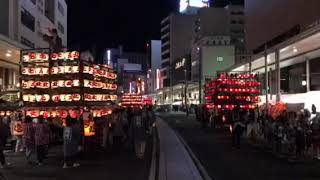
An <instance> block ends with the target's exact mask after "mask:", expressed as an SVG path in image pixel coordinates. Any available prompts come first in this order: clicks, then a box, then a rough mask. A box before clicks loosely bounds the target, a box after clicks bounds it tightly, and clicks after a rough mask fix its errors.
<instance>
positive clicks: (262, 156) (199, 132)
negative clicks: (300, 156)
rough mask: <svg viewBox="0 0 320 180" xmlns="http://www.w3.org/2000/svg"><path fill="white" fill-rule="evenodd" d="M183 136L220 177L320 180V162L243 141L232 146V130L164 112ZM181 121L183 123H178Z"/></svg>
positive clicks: (231, 179) (229, 179) (210, 171)
mask: <svg viewBox="0 0 320 180" xmlns="http://www.w3.org/2000/svg"><path fill="white" fill-rule="evenodd" d="M162 116H163V119H164V120H165V121H166V122H168V123H169V125H170V126H171V127H172V128H173V129H174V130H175V131H177V132H178V133H179V135H181V136H182V137H183V139H184V140H185V141H186V142H187V144H188V145H189V146H190V148H191V149H192V151H193V152H194V154H195V155H196V156H197V158H198V159H199V160H200V162H201V164H202V165H203V166H204V168H205V169H206V170H207V173H208V174H209V176H210V177H212V178H213V179H218V180H234V179H237V180H257V179H258V180H319V179H320V171H319V169H320V163H319V162H317V161H311V162H306V163H305V162H296V161H295V162H289V161H287V160H284V159H281V158H277V157H275V156H274V155H273V154H271V153H268V152H265V151H262V150H261V149H259V148H253V147H252V146H251V145H249V144H247V143H245V142H243V143H242V145H241V149H233V148H232V147H231V136H230V133H228V132H225V131H224V130H223V131H222V130H221V131H214V132H204V131H203V129H202V128H201V125H200V123H199V122H197V121H196V120H195V119H191V118H188V119H187V118H186V117H185V116H184V115H183V116H181V115H168V114H162ZM177 121H179V122H180V123H177Z"/></svg>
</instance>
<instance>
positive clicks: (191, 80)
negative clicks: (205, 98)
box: [160, 4, 246, 104]
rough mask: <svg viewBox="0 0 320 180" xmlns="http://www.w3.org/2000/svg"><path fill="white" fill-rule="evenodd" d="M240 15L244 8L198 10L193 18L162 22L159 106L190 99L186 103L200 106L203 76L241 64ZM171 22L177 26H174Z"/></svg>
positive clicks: (241, 23)
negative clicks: (161, 88)
mask: <svg viewBox="0 0 320 180" xmlns="http://www.w3.org/2000/svg"><path fill="white" fill-rule="evenodd" d="M243 11H244V10H243V6H241V5H233V4H230V5H228V6H226V7H212V8H198V9H197V13H196V14H194V13H193V14H179V15H171V16H169V17H167V18H165V19H164V20H163V21H162V29H161V33H162V43H163V44H162V46H163V49H162V56H163V57H162V69H161V77H162V80H163V82H162V83H163V87H164V88H163V90H162V92H161V93H162V101H160V102H163V104H166V103H167V104H170V103H174V102H182V101H183V99H186V98H189V103H192V104H195V103H199V99H201V97H202V95H201V91H202V90H201V88H199V86H200V87H202V85H201V84H203V83H204V79H205V77H206V76H214V75H215V74H216V72H217V71H222V70H224V69H227V68H228V67H230V66H233V65H234V64H235V63H241V62H242V61H243V57H242V55H243V54H245V53H246V51H245V37H244V36H245V34H244V32H245V31H244V28H245V26H244V24H245V21H244V13H243ZM184 13H185V12H184ZM173 17H174V18H173ZM177 17H180V19H179V18H177ZM181 17H182V18H181ZM183 20H185V21H183ZM174 21H179V23H176V24H177V25H176V26H173V25H172V24H174V23H175V22H174ZM182 23H184V24H182ZM183 25H184V26H183ZM174 45H176V46H174ZM210 51H212V52H215V54H212V53H211V52H210ZM213 59H216V60H213ZM212 62H216V63H212ZM203 65H205V66H203ZM186 83H187V84H188V85H186ZM167 87H170V88H167ZM183 89H185V90H183ZM186 93H187V94H186ZM186 96H187V97H186ZM184 102H186V100H184Z"/></svg>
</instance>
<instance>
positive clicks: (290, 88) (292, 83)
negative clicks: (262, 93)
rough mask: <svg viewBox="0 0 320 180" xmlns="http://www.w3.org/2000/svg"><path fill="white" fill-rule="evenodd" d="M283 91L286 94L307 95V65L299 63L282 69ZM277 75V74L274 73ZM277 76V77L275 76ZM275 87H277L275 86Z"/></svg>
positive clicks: (281, 83) (281, 82) (281, 84)
mask: <svg viewBox="0 0 320 180" xmlns="http://www.w3.org/2000/svg"><path fill="white" fill-rule="evenodd" d="M280 71H281V73H280V75H281V81H280V86H281V91H282V92H284V93H305V92H306V86H305V84H304V83H303V81H305V80H306V63H305V62H304V63H299V64H295V65H291V66H288V67H285V68H281V70H280ZM274 74H275V72H274ZM274 76H275V75H274ZM273 82H275V80H274V81H273ZM274 87H275V86H274Z"/></svg>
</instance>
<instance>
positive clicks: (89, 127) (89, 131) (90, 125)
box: [84, 120, 96, 137]
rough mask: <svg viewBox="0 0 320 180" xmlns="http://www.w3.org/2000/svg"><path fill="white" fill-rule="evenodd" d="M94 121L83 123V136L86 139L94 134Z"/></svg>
mask: <svg viewBox="0 0 320 180" xmlns="http://www.w3.org/2000/svg"><path fill="white" fill-rule="evenodd" d="M94 126H95V124H94V121H90V120H88V121H85V122H84V135H85V136H86V137H90V136H94V135H95V134H96V131H95V127H94Z"/></svg>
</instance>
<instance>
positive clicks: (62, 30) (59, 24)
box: [58, 22, 64, 34]
mask: <svg viewBox="0 0 320 180" xmlns="http://www.w3.org/2000/svg"><path fill="white" fill-rule="evenodd" d="M58 29H59V31H60V32H61V33H62V34H64V27H63V25H62V24H61V23H60V22H58Z"/></svg>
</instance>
